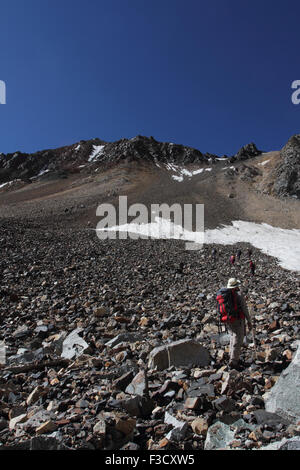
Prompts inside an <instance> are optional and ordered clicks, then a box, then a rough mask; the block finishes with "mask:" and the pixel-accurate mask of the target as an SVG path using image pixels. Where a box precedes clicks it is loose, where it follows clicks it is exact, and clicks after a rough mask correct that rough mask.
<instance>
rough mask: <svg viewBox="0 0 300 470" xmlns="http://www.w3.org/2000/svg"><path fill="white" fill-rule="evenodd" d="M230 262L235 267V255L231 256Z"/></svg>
mask: <svg viewBox="0 0 300 470" xmlns="http://www.w3.org/2000/svg"><path fill="white" fill-rule="evenodd" d="M229 261H230V263H231V265H232V266H234V263H235V256H234V255H231V256H230V259H229Z"/></svg>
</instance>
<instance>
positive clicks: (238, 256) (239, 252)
mask: <svg viewBox="0 0 300 470" xmlns="http://www.w3.org/2000/svg"><path fill="white" fill-rule="evenodd" d="M241 254H242V250H238V251H237V252H236V256H237V259H238V260H240V257H241Z"/></svg>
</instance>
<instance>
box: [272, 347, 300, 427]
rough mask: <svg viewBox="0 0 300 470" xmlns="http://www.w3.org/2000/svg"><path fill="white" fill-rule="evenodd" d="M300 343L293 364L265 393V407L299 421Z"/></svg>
mask: <svg viewBox="0 0 300 470" xmlns="http://www.w3.org/2000/svg"><path fill="white" fill-rule="evenodd" d="M299 382H300V345H299V346H298V349H297V352H296V354H295V357H294V359H293V361H292V362H291V364H290V365H289V366H288V367H287V368H286V369H285V370H284V371H283V372H282V373H281V375H280V377H279V379H278V380H277V382H276V384H275V385H274V386H273V387H272V388H271V390H270V392H269V393H267V394H265V395H264V400H265V409H266V411H269V412H271V413H276V414H277V415H279V416H282V417H283V418H285V419H287V420H290V421H291V422H293V423H297V422H298V421H299V420H300V394H299Z"/></svg>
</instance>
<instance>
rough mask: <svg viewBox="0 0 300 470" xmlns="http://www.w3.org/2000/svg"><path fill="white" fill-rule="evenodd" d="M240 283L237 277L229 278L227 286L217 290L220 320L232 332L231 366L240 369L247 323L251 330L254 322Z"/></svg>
mask: <svg viewBox="0 0 300 470" xmlns="http://www.w3.org/2000/svg"><path fill="white" fill-rule="evenodd" d="M239 283H240V281H238V280H237V279H235V278H231V279H229V281H228V283H227V288H226V287H223V288H222V289H220V290H219V291H218V292H217V302H218V304H217V310H218V313H219V314H220V320H221V322H222V323H223V324H225V325H226V326H227V328H228V330H229V333H230V352H229V354H230V359H229V367H230V368H232V369H239V359H240V352H241V348H242V345H243V341H244V337H245V333H246V325H245V319H246V320H247V323H248V329H249V331H251V329H252V323H251V318H250V315H249V311H248V307H247V304H246V301H245V298H244V296H243V294H242V293H241V292H239Z"/></svg>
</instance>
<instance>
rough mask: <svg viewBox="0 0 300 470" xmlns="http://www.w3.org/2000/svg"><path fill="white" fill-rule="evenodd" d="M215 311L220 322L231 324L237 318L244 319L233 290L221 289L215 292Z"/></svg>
mask: <svg viewBox="0 0 300 470" xmlns="http://www.w3.org/2000/svg"><path fill="white" fill-rule="evenodd" d="M217 310H218V312H219V314H220V319H221V321H222V322H226V321H229V322H230V323H233V322H234V321H235V320H236V319H237V318H244V314H243V311H242V309H241V307H240V305H239V302H238V298H237V294H236V292H235V290H234V289H228V288H226V287H222V289H220V290H219V291H218V292H217Z"/></svg>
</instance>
